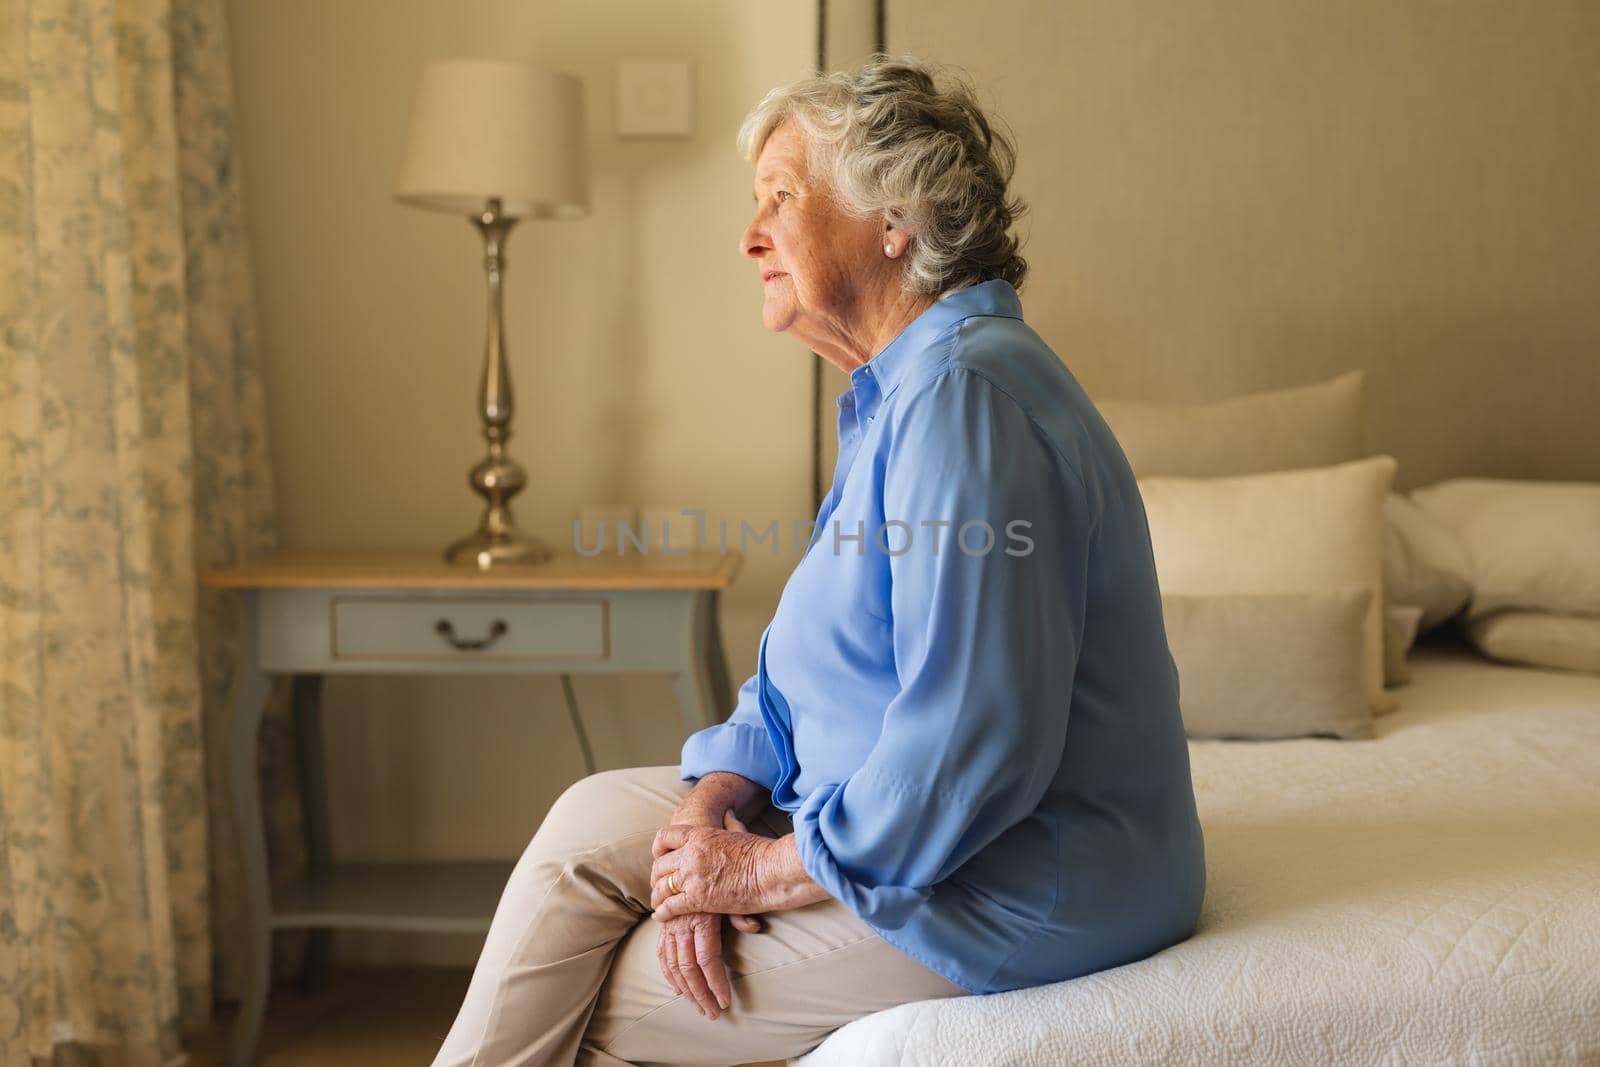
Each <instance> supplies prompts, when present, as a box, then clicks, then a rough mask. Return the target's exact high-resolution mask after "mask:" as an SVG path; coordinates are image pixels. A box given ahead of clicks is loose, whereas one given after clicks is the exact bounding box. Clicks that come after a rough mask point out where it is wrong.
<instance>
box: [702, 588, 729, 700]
mask: <svg viewBox="0 0 1600 1067" xmlns="http://www.w3.org/2000/svg"><path fill="white" fill-rule="evenodd" d="M705 597H706V609H705V624H704V632H705V650H706V651H705V655H706V661H707V663H708V664H709V665H710V669H711V699H712V700H713V701H714V702H715V703H716V709H715V710H716V711H717V712H718V714H717V721H718V722H723V721H725V720H726V719H727V718H728V716H729V715H732V714H733V698H734V693H733V684H732V681H731V680H730V679H729V677H728V657H727V654H726V653H725V652H723V650H722V611H721V600H720V594H719V593H717V591H716V590H712V591H711V592H709V593H707V594H705Z"/></svg>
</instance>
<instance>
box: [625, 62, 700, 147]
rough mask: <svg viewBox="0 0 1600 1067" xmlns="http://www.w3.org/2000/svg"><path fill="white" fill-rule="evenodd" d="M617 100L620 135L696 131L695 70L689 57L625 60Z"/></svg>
mask: <svg viewBox="0 0 1600 1067" xmlns="http://www.w3.org/2000/svg"><path fill="white" fill-rule="evenodd" d="M616 101H617V107H616V112H617V114H616V121H617V136H618V137H688V136H689V135H690V134H692V133H694V73H693V70H692V68H691V66H690V63H689V61H688V60H687V59H629V60H623V61H622V62H621V63H618V64H617V84H616Z"/></svg>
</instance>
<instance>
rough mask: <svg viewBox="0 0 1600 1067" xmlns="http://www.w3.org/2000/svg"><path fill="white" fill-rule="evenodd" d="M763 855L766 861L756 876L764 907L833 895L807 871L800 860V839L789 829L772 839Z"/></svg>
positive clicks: (776, 908) (779, 908) (782, 906)
mask: <svg viewBox="0 0 1600 1067" xmlns="http://www.w3.org/2000/svg"><path fill="white" fill-rule="evenodd" d="M763 857H764V860H765V863H764V865H763V870H761V871H760V872H759V873H758V875H757V878H758V883H759V885H760V887H761V895H762V897H763V898H764V899H765V900H767V901H768V902H769V903H768V906H767V908H766V909H765V910H767V911H786V910H788V909H790V908H803V907H805V906H806V905H807V904H815V903H817V902H818V901H819V900H829V899H831V898H832V896H833V894H831V893H829V892H828V891H827V890H826V889H824V888H822V886H821V885H819V884H818V883H817V882H816V880H815V879H813V878H812V877H811V875H809V874H807V873H806V868H805V864H804V863H802V862H801V860H800V845H799V841H798V840H797V839H796V838H795V835H794V834H793V833H792V832H791V833H787V834H784V835H783V836H782V837H779V838H774V839H773V840H772V841H771V843H770V844H768V845H767V847H766V851H765V852H764V853H763Z"/></svg>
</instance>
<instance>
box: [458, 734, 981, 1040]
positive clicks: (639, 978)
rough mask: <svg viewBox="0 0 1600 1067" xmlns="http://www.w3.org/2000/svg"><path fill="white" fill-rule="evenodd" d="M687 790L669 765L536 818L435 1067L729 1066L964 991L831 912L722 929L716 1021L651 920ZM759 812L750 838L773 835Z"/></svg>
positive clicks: (776, 831) (570, 798) (802, 912)
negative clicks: (676, 980)
mask: <svg viewBox="0 0 1600 1067" xmlns="http://www.w3.org/2000/svg"><path fill="white" fill-rule="evenodd" d="M691 788H693V785H692V783H690V782H684V781H680V780H679V778H678V767H677V765H675V764H673V765H664V766H658V767H630V768H624V769H619V770H610V771H601V772H599V773H598V774H592V775H589V776H588V777H586V778H584V779H582V780H581V781H579V782H576V783H575V784H573V785H572V786H571V787H570V788H568V789H567V791H566V792H565V793H563V794H562V795H561V797H560V798H559V799H558V800H557V801H556V803H555V805H554V806H553V807H552V808H551V809H550V813H549V814H548V815H546V816H545V819H544V823H543V825H542V826H540V827H539V830H538V832H537V833H536V834H535V835H534V837H533V840H532V841H531V842H530V843H529V845H528V847H527V850H526V851H525V852H523V854H522V858H521V859H520V860H519V861H518V862H517V865H516V868H515V869H514V870H513V871H512V874H511V878H510V880H509V882H507V884H506V888H505V891H504V892H503V893H502V895H501V897H500V903H499V906H498V907H497V908H496V910H495V915H494V920H493V922H492V923H491V924H490V927H489V934H488V937H487V939H486V941H485V943H484V947H483V954H482V955H481V956H480V957H479V959H478V964H477V967H476V969H475V970H474V971H473V974H472V981H471V984H470V985H469V987H468V989H467V995H466V999H465V1000H464V1001H463V1003H462V1005H461V1010H460V1012H459V1013H458V1014H457V1016H456V1020H455V1024H454V1025H453V1026H452V1027H451V1028H450V1033H449V1035H448V1036H447V1037H446V1038H445V1040H444V1044H443V1047H441V1048H440V1050H439V1053H438V1056H437V1057H436V1058H435V1059H434V1061H433V1067H544V1065H555V1064H560V1065H563V1067H565V1065H569V1064H583V1065H604V1067H619V1065H625V1064H651V1065H655V1064H661V1065H670V1064H718V1065H732V1064H742V1063H749V1062H751V1061H758V1060H783V1059H788V1058H791V1057H795V1056H799V1055H801V1054H802V1053H805V1052H807V1051H809V1050H810V1049H812V1048H815V1047H816V1046H817V1045H818V1044H820V1043H821V1042H822V1040H823V1039H824V1038H826V1037H827V1036H828V1035H829V1034H830V1033H832V1032H833V1031H834V1030H835V1029H837V1028H838V1027H840V1026H843V1025H844V1024H845V1023H847V1022H849V1021H850V1020H852V1019H855V1018H858V1017H859V1016H862V1015H867V1014H870V1013H872V1012H875V1011H881V1010H883V1009H885V1008H891V1007H893V1006H895V1005H897V1004H903V1003H906V1002H908V1001H914V1000H930V999H933V998H937V997H954V996H965V995H967V993H966V990H964V989H962V988H961V987H960V986H958V985H956V984H955V983H953V982H951V981H949V980H948V979H946V978H944V977H943V976H942V975H940V974H938V973H936V972H935V971H933V970H931V969H930V968H928V967H926V966H924V965H923V964H921V963H920V962H918V961H916V960H914V959H912V958H911V957H910V956H907V955H905V954H904V953H903V952H901V951H900V950H899V949H896V948H895V947H894V946H892V945H890V944H889V943H888V942H886V941H884V940H883V939H882V938H881V937H879V936H878V935H877V933H876V932H874V931H873V929H872V928H871V927H869V926H868V925H866V923H864V922H862V921H861V920H860V919H859V918H857V917H856V915H855V914H854V913H853V912H851V911H850V909H849V908H847V907H845V905H843V904H841V903H840V902H839V901H837V900H833V899H831V898H830V899H828V900H824V901H819V902H817V903H815V904H809V905H807V906H805V907H803V908H792V909H789V910H787V911H773V912H765V913H763V914H762V915H761V916H760V918H761V923H762V929H761V931H760V932H758V933H753V934H752V933H743V932H740V931H738V930H735V929H734V928H733V927H732V926H731V925H730V924H728V923H727V922H726V921H724V922H723V925H722V949H723V959H724V960H725V961H726V964H727V969H728V980H729V985H730V986H731V988H732V991H733V999H732V1003H731V1005H730V1006H729V1007H728V1009H727V1010H726V1011H724V1012H722V1013H721V1014H720V1015H718V1017H717V1018H715V1019H708V1018H706V1017H705V1016H703V1015H701V1014H700V1013H699V1012H698V1011H697V1010H696V1009H695V1006H694V1003H693V1000H692V998H690V997H688V996H686V995H683V994H679V993H676V992H674V991H673V989H672V987H671V986H669V985H668V984H667V980H666V978H664V977H663V976H662V974H661V965H660V963H659V962H658V960H657V957H656V945H657V941H658V939H659V935H660V929H661V928H660V925H659V924H657V923H656V922H655V921H654V920H652V919H651V918H650V917H649V913H650V866H651V863H652V862H653V857H652V856H651V854H650V846H651V844H652V842H653V839H654V837H655V834H656V831H657V830H659V829H660V828H661V827H662V826H665V825H666V824H667V822H668V821H669V820H670V819H671V818H672V815H673V812H675V811H676V810H677V808H678V805H679V804H680V803H681V802H682V801H683V798H684V797H685V796H687V795H688V794H689V791H690V789H691ZM791 829H792V825H791V823H790V822H789V817H788V813H787V812H785V811H784V810H783V809H781V808H777V807H774V806H773V805H771V804H768V805H767V806H766V808H765V809H764V810H763V812H762V813H761V815H760V817H759V818H758V819H757V820H756V821H755V822H753V823H751V824H750V830H751V832H752V833H759V834H763V835H765V836H770V837H781V836H783V835H784V834H787V833H789V832H790V830H791Z"/></svg>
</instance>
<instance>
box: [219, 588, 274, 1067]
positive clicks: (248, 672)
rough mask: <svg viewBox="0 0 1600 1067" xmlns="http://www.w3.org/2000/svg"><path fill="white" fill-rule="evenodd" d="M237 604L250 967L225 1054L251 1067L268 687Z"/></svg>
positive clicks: (266, 911) (241, 818) (263, 918)
mask: <svg viewBox="0 0 1600 1067" xmlns="http://www.w3.org/2000/svg"><path fill="white" fill-rule="evenodd" d="M240 601H241V606H242V608H243V611H244V625H243V629H242V631H241V633H242V637H243V640H242V641H241V642H240V645H239V647H240V658H241V661H240V664H239V684H238V695H239V699H238V704H237V705H236V706H235V708H234V714H233V737H232V739H231V744H230V745H229V750H228V777H229V781H230V783H231V785H232V792H233V818H234V829H235V831H236V834H237V837H238V841H239V854H240V859H241V861H242V863H243V866H244V884H245V894H246V903H245V918H246V922H247V923H248V925H249V930H248V931H247V933H246V938H247V940H248V942H249V945H248V953H249V965H248V967H247V968H246V972H245V988H244V991H243V994H242V995H243V1000H242V1001H241V1002H240V1005H239V1016H238V1018H237V1019H236V1020H235V1021H234V1024H233V1036H232V1040H231V1042H230V1045H229V1049H228V1063H229V1065H230V1067H250V1064H251V1063H252V1062H253V1061H254V1059H255V1055H256V1044H257V1042H258V1041H259V1040H260V1037H261V1020H262V1017H263V1016H264V1015H265V1013H266V1007H267V992H268V989H269V984H270V980H271V971H272V926H271V917H270V909H271V898H270V896H269V886H268V883H267V842H266V836H265V834H264V832H263V830H262V825H261V783H260V779H259V776H258V774H257V772H256V747H257V742H258V740H259V738H260V734H261V718H262V716H263V715H264V714H265V713H266V707H267V696H268V693H269V691H270V689H271V682H270V680H269V679H268V678H267V676H266V675H264V674H262V673H261V670H260V668H259V667H258V665H257V663H258V661H257V650H256V632H255V631H256V594H255V593H253V592H252V593H245V594H244V595H242V596H241V597H240Z"/></svg>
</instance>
